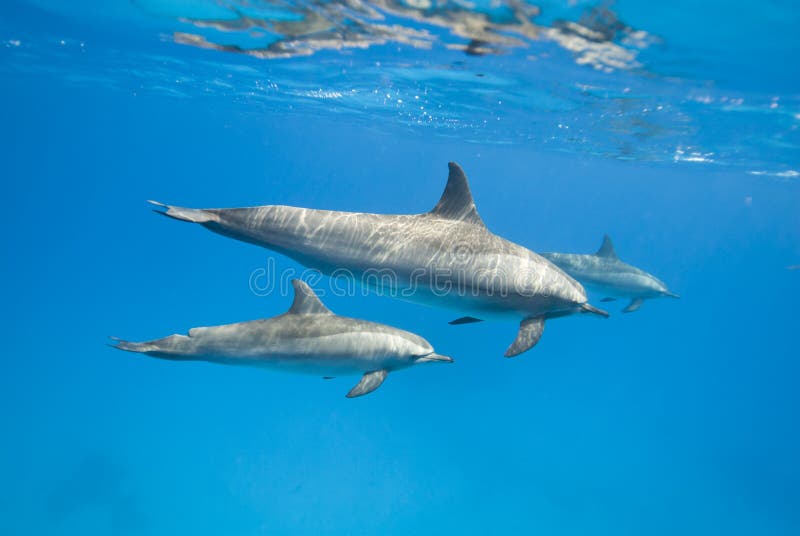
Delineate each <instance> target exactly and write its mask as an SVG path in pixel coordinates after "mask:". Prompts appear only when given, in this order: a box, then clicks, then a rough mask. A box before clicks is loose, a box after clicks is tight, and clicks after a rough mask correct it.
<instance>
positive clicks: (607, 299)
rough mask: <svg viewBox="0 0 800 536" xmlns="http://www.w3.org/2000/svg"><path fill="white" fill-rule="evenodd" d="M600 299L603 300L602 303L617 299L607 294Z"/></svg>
mask: <svg viewBox="0 0 800 536" xmlns="http://www.w3.org/2000/svg"><path fill="white" fill-rule="evenodd" d="M600 301H601V302H603V303H608V302H612V301H617V299H616V298H612V297H611V296H608V297H606V298H603V299H602V300H600Z"/></svg>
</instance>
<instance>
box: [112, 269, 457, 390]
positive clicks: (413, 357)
mask: <svg viewBox="0 0 800 536" xmlns="http://www.w3.org/2000/svg"><path fill="white" fill-rule="evenodd" d="M292 285H293V286H294V302H293V303H292V306H291V307H290V308H289V310H288V311H287V312H286V313H284V314H282V315H279V316H276V317H273V318H267V319H263V320H252V321H250V322H239V323H237V324H225V325H222V326H211V327H202V328H192V329H190V330H189V334H188V336H187V335H170V336H169V337H164V338H162V339H155V340H152V341H146V342H129V341H125V340H121V339H115V341H116V343H115V344H114V345H112V346H114V347H115V348H118V349H120V350H126V351H128V352H139V353H142V354H145V355H149V356H152V357H158V358H161V359H171V360H175V361H208V362H210V363H220V364H224V365H245V366H250V367H260V368H267V369H276V370H284V371H287V372H298V373H307V374H315V375H318V376H322V377H323V378H325V379H330V378H333V377H335V376H340V375H349V374H363V376H362V377H361V381H359V382H358V384H357V385H356V386H355V387H353V388H352V389H351V390H350V392H349V393H347V397H348V398H353V397H356V396H362V395H366V394H368V393H371V392H372V391H374V390H375V389H377V388H378V387H380V386H381V384H382V383H383V380H385V379H386V376H387V375H388V374H389V372H392V371H395V370H400V369H404V368H407V367H410V366H412V365H418V364H420V363H452V362H453V359H452V358H450V357H447V356H443V355H439V354H437V353H436V352H434V351H433V347H432V346H431V345H430V343H428V341H426V340H425V339H423V338H422V337H420V336H418V335H415V334H413V333H409V332H408V331H403V330H402V329H397V328H393V327H391V326H387V325H385V324H378V323H376V322H368V321H366V320H358V319H355V318H347V317H344V316H338V315H335V314H333V313H332V312H331V311H330V310H329V309H328V308H327V307H326V306H325V305H324V304H323V303H322V302H321V301H320V299H319V298H318V297H317V296H316V294H314V291H313V290H311V288H310V287H309V286H308V285H307V284H306V283H304V282H303V281H301V280H299V279H295V280H293V281H292Z"/></svg>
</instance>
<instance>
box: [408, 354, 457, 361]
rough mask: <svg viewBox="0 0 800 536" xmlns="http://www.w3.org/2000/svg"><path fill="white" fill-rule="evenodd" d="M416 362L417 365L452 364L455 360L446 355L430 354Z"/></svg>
mask: <svg viewBox="0 0 800 536" xmlns="http://www.w3.org/2000/svg"><path fill="white" fill-rule="evenodd" d="M416 362H417V363H452V362H453V358H452V357H449V356H446V355H441V354H437V353H436V352H431V353H429V354H427V355H424V356H422V357H418V358H417V359H416Z"/></svg>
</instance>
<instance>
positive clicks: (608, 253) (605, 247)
mask: <svg viewBox="0 0 800 536" xmlns="http://www.w3.org/2000/svg"><path fill="white" fill-rule="evenodd" d="M595 255H597V256H598V257H608V258H609V259H617V258H619V257H617V252H616V251H614V244H613V243H612V242H611V237H610V236H608V235H605V236H603V243H602V244H601V245H600V249H598V250H597V253H595Z"/></svg>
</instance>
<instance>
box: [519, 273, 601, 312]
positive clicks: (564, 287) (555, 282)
mask: <svg viewBox="0 0 800 536" xmlns="http://www.w3.org/2000/svg"><path fill="white" fill-rule="evenodd" d="M542 260H543V261H544V263H545V264H544V265H542V266H540V267H539V268H538V270H537V272H536V274H535V278H534V280H533V281H534V285H532V286H530V287H529V289H536V290H535V291H534V292H533V293H531V294H529V296H530V300H529V301H530V303H531V304H534V303H535V304H543V307H544V308H546V310H544V311H540V313H541V314H544V315H545V316H547V317H551V318H552V317H558V316H566V315H570V314H572V313H578V312H585V311H587V309H586V305H587V301H588V299H587V297H586V290H585V289H584V288H583V285H581V284H580V283H578V282H577V281H576V280H575V279H573V278H572V277H571V276H569V275H568V274H567V273H566V272H564V271H563V270H562V269H561V268H559V267H558V266H556V265H555V264H553V263H552V262H550V261H548V260H545V259H542ZM543 298H544V299H543ZM539 307H542V306H539ZM591 312H595V311H591Z"/></svg>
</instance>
